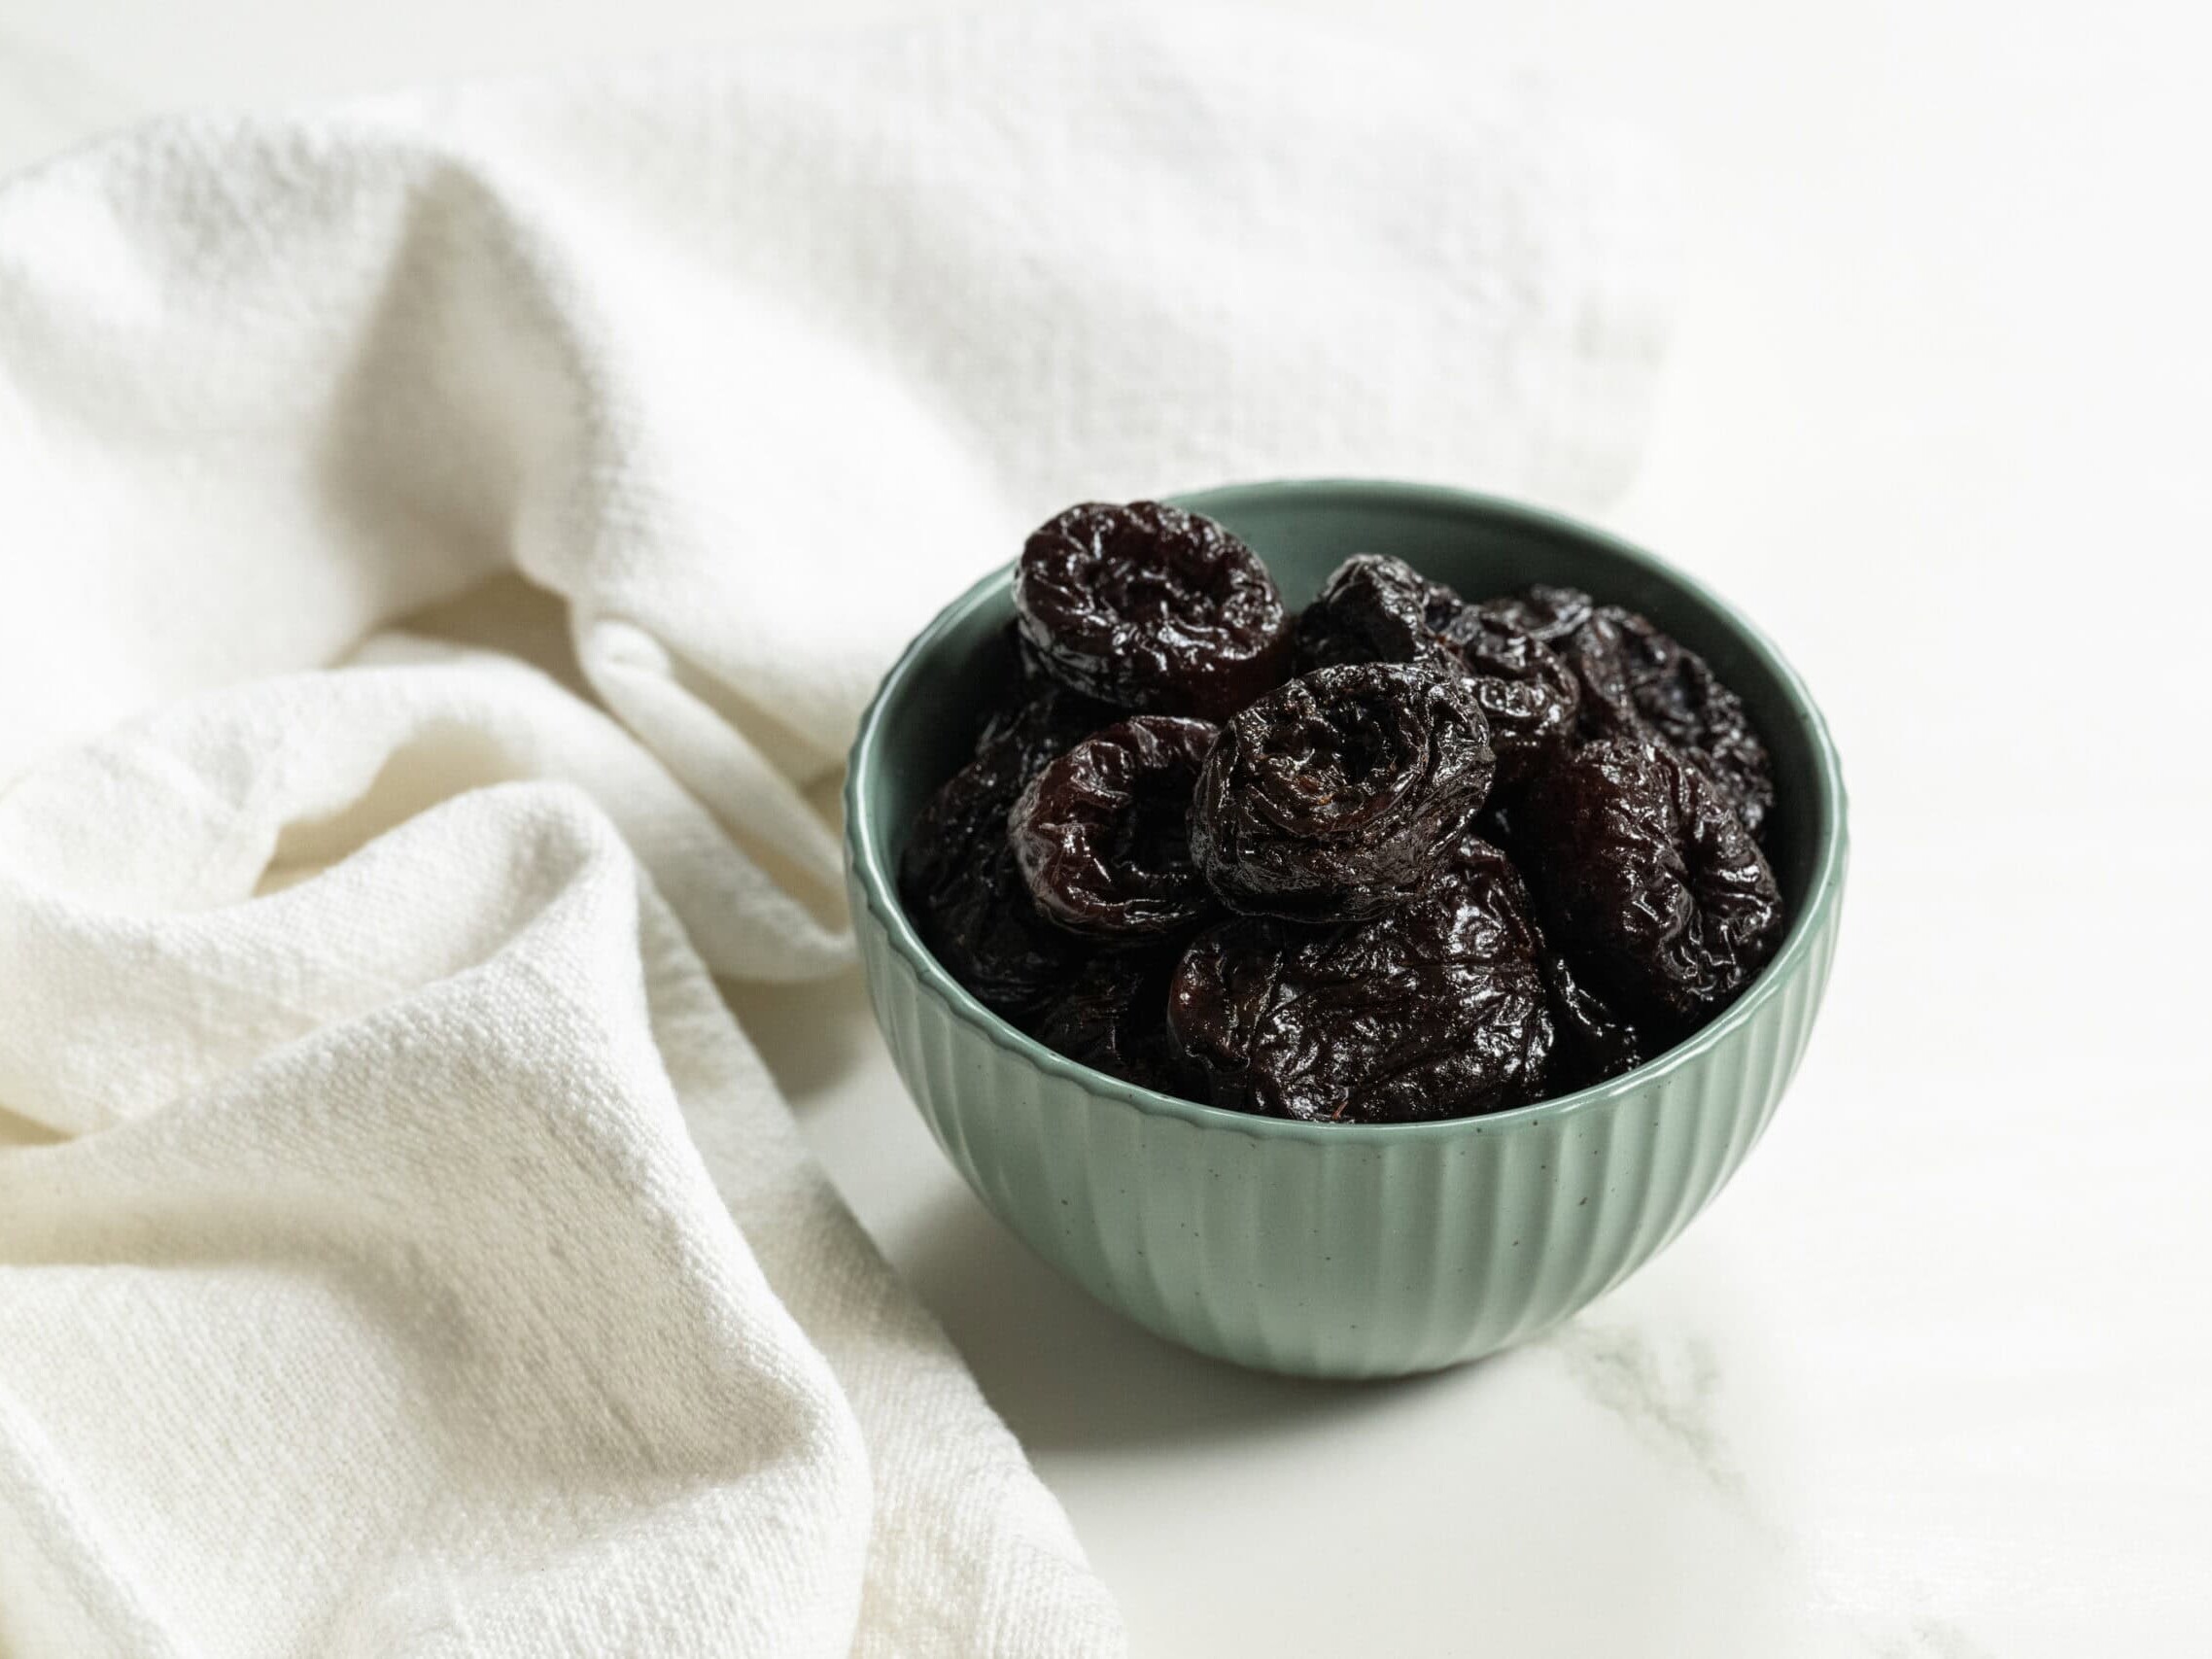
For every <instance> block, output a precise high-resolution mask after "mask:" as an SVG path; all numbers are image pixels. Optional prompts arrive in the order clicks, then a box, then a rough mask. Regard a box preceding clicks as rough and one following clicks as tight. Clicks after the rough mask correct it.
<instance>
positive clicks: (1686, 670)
mask: <svg viewBox="0 0 2212 1659" xmlns="http://www.w3.org/2000/svg"><path fill="white" fill-rule="evenodd" d="M1584 635H1585V636H1586V637H1588V638H1591V639H1599V638H1603V639H1605V642H1606V644H1605V649H1606V651H1607V655H1609V656H1610V657H1611V658H1612V660H1613V661H1614V662H1617V663H1618V665H1619V669H1618V674H1619V678H1620V681H1621V682H1622V683H1623V684H1625V686H1626V688H1627V693H1628V701H1629V705H1630V707H1631V708H1633V709H1634V710H1635V712H1636V717H1637V719H1638V720H1639V721H1641V722H1642V726H1643V728H1644V729H1645V730H1646V731H1649V732H1654V733H1656V734H1658V735H1659V736H1660V737H1662V738H1665V739H1666V740H1667V742H1669V743H1672V744H1674V745H1675V747H1676V748H1677V749H1679V750H1680V751H1681V752H1682V753H1683V754H1684V755H1685V756H1687V757H1688V758H1689V759H1690V760H1692V761H1694V762H1695V763H1696V764H1697V766H1698V768H1699V770H1700V771H1702V772H1704V773H1705V774H1706V776H1707V777H1709V778H1711V779H1712V780H1713V782H1715V783H1717V784H1718V785H1720V792H1721V793H1722V794H1723V795H1725V796H1727V797H1728V799H1729V800H1730V801H1732V802H1733V803H1734V804H1735V807H1736V811H1737V813H1738V815H1739V816H1741V817H1742V818H1743V820H1744V827H1745V829H1747V830H1749V831H1750V832H1751V833H1752V834H1753V835H1757V834H1758V833H1759V832H1760V830H1761V829H1762V828H1763V827H1764V826H1765V823H1766V818H1767V814H1768V813H1769V812H1772V811H1773V810H1774V804H1775V781H1774V769H1773V767H1772V765H1771V764H1770V763H1769V762H1768V759H1767V746H1766V744H1765V743H1761V742H1760V741H1759V735H1758V733H1756V732H1754V731H1753V730H1752V729H1751V716H1750V714H1749V713H1748V712H1747V711H1746V710H1745V708H1744V700H1743V699H1742V698H1740V697H1738V696H1737V695H1736V693H1735V692H1733V691H1731V690H1729V689H1728V687H1727V686H1725V685H1723V684H1721V682H1720V680H1719V678H1718V676H1717V675H1715V674H1713V672H1712V670H1711V667H1710V666H1709V665H1708V664H1707V662H1706V660H1705V659H1704V658H1703V657H1701V656H1699V655H1698V654H1697V653H1696V652H1695V651H1693V650H1691V649H1689V648H1688V647H1687V646H1685V645H1682V644H1680V643H1678V642H1676V640H1675V639H1673V638H1672V637H1671V636H1669V635H1667V634H1664V633H1661V632H1660V630H1659V629H1658V628H1657V627H1655V626H1654V625H1653V624H1652V623H1650V622H1649V621H1647V620H1646V619H1645V618H1643V617H1642V616H1639V615H1638V614H1637V613H1636V612H1635V611H1633V610H1623V609H1621V608H1620V607H1619V606H1618V605H1607V606H1606V607H1605V608H1604V609H1602V610H1600V611H1599V612H1598V614H1597V616H1596V617H1595V618H1593V619H1592V621H1591V623H1590V624H1589V626H1588V627H1587V628H1585V629H1584Z"/></svg>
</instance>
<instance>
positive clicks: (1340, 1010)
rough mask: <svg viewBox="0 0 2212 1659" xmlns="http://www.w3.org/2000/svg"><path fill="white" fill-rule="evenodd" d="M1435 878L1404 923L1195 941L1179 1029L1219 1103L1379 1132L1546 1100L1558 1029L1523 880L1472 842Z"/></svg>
mask: <svg viewBox="0 0 2212 1659" xmlns="http://www.w3.org/2000/svg"><path fill="white" fill-rule="evenodd" d="M1438 866H1439V867H1438V870H1437V873H1436V878H1435V880H1434V881H1433V882H1432V883H1431V884H1430V887H1429V889H1428V891H1427V892H1425V893H1424V894H1423V895H1422V896H1421V897H1420V898H1418V899H1417V900H1415V901H1413V902H1412V903H1411V904H1409V905H1407V906H1406V907H1405V908H1404V909H1402V910H1399V911H1395V912H1391V913H1388V914H1385V915H1382V916H1372V917H1368V918H1366V919H1365V920H1360V921H1351V922H1342V923H1339V924H1337V925H1335V926H1333V927H1323V928H1315V927H1299V926H1296V925H1294V924H1292V923H1288V922H1285V921H1282V920H1280V919H1277V918H1275V917H1272V916H1240V917H1237V918H1235V919H1234V920H1231V921H1227V922H1224V923H1222V924H1220V925H1219V926H1216V927H1212V928H1209V929H1207V930H1206V931H1205V932H1204V933H1201V934H1200V935H1199V936H1198V937H1197V938H1196V939H1195V940H1193V941H1192V944H1191V947H1190V949H1189V950H1186V951H1185V952H1184V954H1183V959H1182V961H1181V963H1180V964H1178V966H1177V968H1176V971H1175V979H1174V982H1173V984H1172V985H1170V986H1169V989H1168V1001H1167V1023H1168V1031H1169V1034H1170V1036H1171V1037H1172V1038H1173V1040H1174V1043H1175V1047H1176V1051H1177V1053H1178V1054H1180V1055H1182V1057H1183V1058H1184V1060H1185V1061H1186V1062H1187V1063H1188V1064H1190V1065H1191V1066H1192V1068H1194V1071H1195V1073H1196V1074H1198V1075H1201V1076H1202V1077H1203V1078H1204V1080H1205V1086H1206V1097H1207V1098H1208V1099H1209V1100H1211V1101H1212V1102H1213V1103H1214V1104H1215V1105H1217V1106H1226V1107H1229V1108H1231V1109H1232V1110H1235V1111H1241V1112H1256V1113H1262V1114H1264V1115H1268V1116H1273V1117H1287V1118H1304V1119H1310V1120H1315V1121H1322V1122H1331V1123H1336V1122H1345V1123H1403V1122H1408V1121H1412V1120H1416V1119H1429V1118H1458V1117H1468V1116H1471V1115H1472V1114H1475V1113H1479V1112H1494V1111H1499V1110H1501V1109H1503V1108H1504V1107H1508V1106H1516V1105H1520V1104H1522V1103H1524V1102H1526V1101H1529V1100H1534V1099H1537V1098H1538V1097H1539V1096H1540V1095H1541V1094H1542V1092H1543V1087H1544V1073H1545V1068H1546V1063H1547V1060H1548V1057H1549V1054H1550V1051H1551V1045H1552V1024H1551V1016H1550V1013H1549V1011H1548V1010H1547V1008H1546V1006H1545V999H1544V985H1543V980H1542V977H1541V975H1540V974H1539V972H1538V965H1537V950H1538V933H1537V930H1536V927H1535V925H1534V923H1533V922H1532V921H1531V920H1530V917H1529V909H1528V901H1527V894H1526V892H1525V890H1524V888H1523V887H1522V884H1521V881H1520V878H1519V876H1518V875H1517V874H1516V873H1515V872H1514V869H1513V866H1512V865H1511V863H1510V862H1508V861H1507V859H1506V857H1505V855H1504V854H1503V852H1501V851H1499V850H1498V848H1496V847H1492V846H1490V845H1489V844H1488V843H1487V842H1483V841H1480V840H1477V839H1475V838H1474V837H1472V836H1468V837H1463V838H1462V839H1460V840H1459V841H1458V842H1457V843H1455V844H1454V845H1453V846H1452V847H1450V848H1449V849H1447V850H1445V851H1443V852H1442V853H1441V854H1440V856H1439V858H1438Z"/></svg>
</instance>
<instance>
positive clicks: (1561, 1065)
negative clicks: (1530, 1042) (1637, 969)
mask: <svg viewBox="0 0 2212 1659" xmlns="http://www.w3.org/2000/svg"><path fill="white" fill-rule="evenodd" d="M1538 967H1539V968H1541V969H1542V971H1543V984H1544V989H1545V990H1546V991H1547V992H1549V993H1550V996H1551V1022H1552V1026H1553V1028H1554V1029H1555V1030H1556V1031H1557V1032H1558V1042H1557V1043H1556V1045H1555V1046H1554V1047H1553V1049H1552V1052H1551V1087H1552V1092H1553V1093H1554V1094H1571V1093H1573V1091H1574V1090H1575V1089H1588V1088H1590V1087H1591V1086H1592V1085H1593V1084H1599V1083H1603V1082H1605V1081H1606V1080H1607V1078H1610V1077H1618V1076H1620V1074H1621V1073H1622V1072H1624V1071H1633V1070H1635V1069H1636V1067H1638V1066H1640V1065H1642V1063H1643V1062H1644V1061H1645V1060H1646V1059H1647V1058H1649V1057H1650V1055H1649V1053H1648V1050H1649V1043H1648V1041H1647V1040H1646V1039H1645V1037H1644V1035H1643V1033H1642V1032H1641V1031H1639V1030H1638V1029H1637V1028H1636V1027H1635V1026H1634V1025H1633V1024H1631V1023H1630V1022H1629V1021H1628V1020H1624V1019H1622V1018H1621V1017H1620V1016H1619V1015H1618V1014H1616V1013H1614V1012H1613V1010H1612V1009H1611V1008H1610V1007H1609V1006H1607V1002H1606V1000H1605V998H1603V997H1602V996H1600V995H1599V994H1598V993H1597V992H1596V991H1594V990H1592V989H1591V988H1590V987H1589V986H1588V985H1584V984H1583V983H1582V979H1581V976H1580V975H1578V974H1576V973H1575V971H1574V968H1573V964H1572V963H1571V962H1569V961H1568V959H1567V956H1566V954H1565V953H1564V952H1563V951H1561V950H1557V949H1555V948H1552V947H1549V946H1547V947H1545V949H1544V950H1543V951H1542V953H1541V954H1540V955H1539V956H1538Z"/></svg>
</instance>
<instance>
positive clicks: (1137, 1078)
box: [1033, 947, 1195, 1094]
mask: <svg viewBox="0 0 2212 1659" xmlns="http://www.w3.org/2000/svg"><path fill="white" fill-rule="evenodd" d="M1180 957H1181V952H1180V950H1177V949H1175V948H1173V947H1166V948H1155V949H1152V950H1107V951H1101V952H1100V953H1099V954H1097V955H1095V956H1093V957H1091V958H1090V959H1089V961H1088V962H1086V963H1084V964H1083V966H1082V968H1081V969H1079V970H1078V971H1077V973H1076V975H1075V978H1074V980H1073V981H1072V982H1071V983H1070V984H1069V985H1068V986H1067V987H1066V989H1064V990H1062V991H1060V992H1059V993H1058V994H1056V995H1055V996H1054V997H1053V998H1052V1000H1050V1001H1049V1002H1048V1003H1047V1004H1046V1006H1045V1009H1044V1011H1043V1013H1042V1014H1040V1015H1039V1016H1038V1018H1037V1021H1036V1024H1035V1027H1034V1029H1033V1035H1034V1036H1035V1037H1036V1039H1037V1040H1038V1041H1039V1042H1040V1043H1043V1044H1044V1045H1045V1046H1046V1047H1047V1048H1050V1049H1054V1050H1057V1051H1058V1052H1059V1053H1060V1054H1065V1055H1067V1057H1068V1058H1069V1059H1071V1060H1076V1061H1079V1062H1080V1063H1082V1064H1084V1065H1087V1066H1090V1067H1091V1068H1093V1069H1094V1070H1097V1071H1102V1072H1105V1073H1107V1074H1108V1075H1109V1076H1113V1077H1118V1078H1120V1079H1121V1080H1122V1081H1123V1082H1124V1083H1133V1084H1136V1085H1137V1086H1138V1087H1139V1088H1142V1089H1159V1090H1161V1091H1162V1092H1164V1093H1169V1094H1175V1093H1182V1092H1184V1091H1186V1090H1188V1089H1192V1088H1193V1087H1195V1085H1194V1081H1193V1080H1192V1077H1191V1075H1190V1069H1189V1067H1187V1066H1186V1065H1185V1064H1184V1063H1183V1061H1182V1059H1181V1057H1180V1056H1179V1055H1177V1054H1176V1053H1175V1050H1174V1046H1173V1044H1172V1043H1171V1042H1170V1041H1169V1039H1168V1035H1167V986H1168V981H1169V979H1170V977H1171V976H1172V975H1173V973H1174V971H1175V964H1176V962H1177V961H1178V960H1179V959H1180Z"/></svg>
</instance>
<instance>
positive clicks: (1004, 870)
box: [899, 706, 1076, 1020]
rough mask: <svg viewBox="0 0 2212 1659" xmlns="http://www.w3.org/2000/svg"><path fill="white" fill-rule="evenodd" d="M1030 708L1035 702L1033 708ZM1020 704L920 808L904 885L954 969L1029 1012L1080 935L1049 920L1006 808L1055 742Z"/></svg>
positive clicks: (977, 987) (1012, 1008)
mask: <svg viewBox="0 0 2212 1659" xmlns="http://www.w3.org/2000/svg"><path fill="white" fill-rule="evenodd" d="M1024 707H1027V706H1024ZM1046 725H1047V722H1045V721H1044V720H1043V718H1042V717H1041V716H1037V715H1034V714H1032V715H1030V716H1028V717H1027V718H1026V719H1025V718H1023V717H1022V716H1021V714H1020V711H1017V714H1016V715H1015V717H1013V718H1011V719H1010V720H1009V721H1008V722H1007V723H1006V724H1005V725H1004V726H1002V727H998V728H997V729H993V728H991V727H986V728H985V736H984V739H983V741H982V742H981V743H979V744H978V745H977V750H976V755H975V758H974V759H972V760H971V761H969V762H968V764H967V765H966V766H964V767H962V768H961V769H960V770H959V771H958V772H956V773H954V774H953V775H952V776H951V777H950V778H948V779H947V780H946V781H945V783H944V784H943V785H942V786H941V787H940V788H939V789H938V791H937V793H936V794H935V795H933V796H931V797H930V798H929V801H928V803H927V804H926V805H925V806H923V808H922V809H921V811H920V812H918V813H916V816H915V821H914V826H913V828H912V829H911V830H909V831H908V833H907V842H906V847H905V848H904V850H903V851H902V852H901V854H900V858H899V892H900V896H901V898H902V899H903V900H904V901H905V903H906V907H907V910H908V913H909V914H910V915H911V916H913V917H914V918H915V922H916V927H917V928H918V929H919V930H920V932H921V935H922V938H923V939H924V940H925V941H926V942H927V944H928V946H929V948H930V950H932V951H934V952H935V953H936V955H937V958H938V960H939V961H941V962H943V963H944V964H945V966H946V969H947V970H948V971H949V972H950V974H951V975H952V977H953V978H954V979H956V980H958V981H959V982H960V983H961V984H962V985H966V986H967V987H968V989H969V990H970V991H972V992H974V993H975V996H976V999H977V1000H978V1001H980V1002H982V1003H983V1004H985V1006H986V1007H988V1008H991V1009H993V1010H995V1011H997V1012H998V1013H1000V1014H1004V1015H1006V1016H1007V1017H1008V1018H1010V1019H1014V1020H1020V1019H1022V1018H1023V1017H1025V1016H1026V1015H1028V1014H1030V1013H1032V1012H1033V1011H1034V1010H1036V1009H1037V1008H1038V1007H1039V1006H1040V1005H1041V1004H1042V1003H1043V1002H1044V1000H1045V999H1046V997H1048V996H1049V995H1050V994H1052V992H1053V991H1054V989H1055V988H1056V987H1057V986H1058V985H1061V984H1062V983H1064V982H1065V980H1066V978H1067V976H1068V974H1069V972H1070V971H1071V970H1072V966H1073V963H1074V959H1075V954H1076V950H1075V941H1074V940H1073V939H1072V938H1070V937H1069V936H1068V935H1067V934H1066V933H1064V932H1063V931H1062V930H1060V929H1059V928H1056V927H1054V926H1053V925H1052V924H1051V923H1049V922H1048V921H1046V920H1045V918H1044V916H1042V915H1040V914H1039V913H1038V911H1037V907H1036V905H1035V904H1034V903H1033V902H1032V901H1031V899H1030V897H1029V889H1028V886H1027V884H1026V883H1025V882H1023V881H1022V880H1021V872H1020V869H1019V868H1018V867H1017V866H1016V864H1015V861H1014V851H1013V848H1012V847H1011V846H1009V844H1008V842H1007V836H1006V814H1007V812H1009V811H1010V810H1011V809H1012V807H1013V805H1014V802H1015V800H1016V798H1017V797H1018V796H1019V795H1020V793H1021V790H1022V787H1023V785H1024V784H1025V783H1027V781H1028V779H1029V777H1030V775H1031V774H1032V773H1033V772H1034V771H1035V770H1036V768H1037V767H1039V766H1041V765H1043V764H1044V762H1045V760H1046V759H1049V758H1050V755H1049V754H1048V753H1047V752H1046V751H1047V750H1049V749H1050V748H1051V746H1052V743H1053V742H1054V741H1055V740H1054V739H1053V738H1052V737H1050V736H1049V735H1048V733H1047V731H1046Z"/></svg>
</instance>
